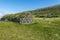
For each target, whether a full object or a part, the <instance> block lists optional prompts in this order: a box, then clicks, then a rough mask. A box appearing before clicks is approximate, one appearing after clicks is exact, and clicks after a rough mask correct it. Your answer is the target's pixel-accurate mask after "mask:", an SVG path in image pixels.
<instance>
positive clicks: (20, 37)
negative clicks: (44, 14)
mask: <svg viewBox="0 0 60 40" xmlns="http://www.w3.org/2000/svg"><path fill="white" fill-rule="evenodd" d="M35 21H36V23H35V24H18V23H14V22H2V21H0V40H60V18H46V19H43V18H40V19H38V18H35ZM37 22H38V23H37Z"/></svg>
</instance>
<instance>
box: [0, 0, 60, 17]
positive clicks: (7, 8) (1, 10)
mask: <svg viewBox="0 0 60 40" xmlns="http://www.w3.org/2000/svg"><path fill="white" fill-rule="evenodd" d="M57 4H60V0H0V17H2V16H3V15H5V14H10V13H13V14H14V13H17V12H23V11H29V10H34V9H38V8H44V7H48V6H53V5H57Z"/></svg>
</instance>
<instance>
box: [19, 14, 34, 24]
mask: <svg viewBox="0 0 60 40" xmlns="http://www.w3.org/2000/svg"><path fill="white" fill-rule="evenodd" d="M20 23H22V24H31V23H34V19H33V16H32V14H31V13H25V14H23V16H22V17H21V18H20Z"/></svg>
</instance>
